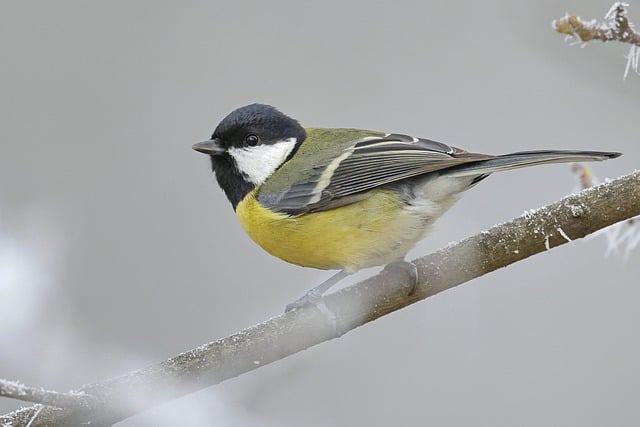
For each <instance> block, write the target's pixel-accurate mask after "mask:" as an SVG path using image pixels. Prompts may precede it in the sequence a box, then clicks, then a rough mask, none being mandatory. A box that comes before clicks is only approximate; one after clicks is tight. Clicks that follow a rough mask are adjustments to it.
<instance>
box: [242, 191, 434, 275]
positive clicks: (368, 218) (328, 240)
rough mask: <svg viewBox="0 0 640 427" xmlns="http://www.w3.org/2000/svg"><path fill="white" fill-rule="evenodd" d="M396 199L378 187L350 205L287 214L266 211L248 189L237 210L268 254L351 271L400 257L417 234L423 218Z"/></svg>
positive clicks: (422, 228) (391, 193)
mask: <svg viewBox="0 0 640 427" xmlns="http://www.w3.org/2000/svg"><path fill="white" fill-rule="evenodd" d="M401 203H402V202H401V200H400V199H399V197H398V196H397V195H396V194H395V193H393V192H391V191H385V190H377V191H374V192H373V193H372V195H371V197H369V198H367V199H365V200H362V201H359V202H356V203H353V204H351V205H347V206H342V207H339V208H336V209H332V210H328V211H323V212H317V213H310V214H306V215H302V216H299V217H292V216H288V215H284V214H279V213H274V212H271V211H268V210H267V209H265V208H263V207H262V206H261V205H260V204H259V203H258V202H257V201H256V199H255V193H250V194H248V195H247V197H245V199H244V200H242V201H241V202H240V203H239V204H238V206H237V208H236V214H237V215H238V219H239V220H240V224H241V225H242V227H243V228H244V230H245V231H246V232H247V234H248V235H249V236H250V237H251V238H252V239H253V240H254V241H255V242H256V243H257V244H258V245H260V246H261V247H262V248H263V249H265V250H266V251H267V252H269V253H270V254H271V255H274V256H276V257H278V258H281V259H283V260H285V261H288V262H290V263H293V264H297V265H301V266H304V267H314V268H320V269H345V270H347V271H349V272H353V271H357V270H359V269H361V268H365V267H372V266H376V265H382V264H387V263H389V262H392V261H394V260H396V259H398V258H402V257H404V255H405V254H406V253H407V252H408V251H409V250H410V249H411V248H412V247H413V245H414V244H415V242H416V241H417V240H419V239H420V237H421V236H422V234H423V233H424V231H425V230H424V227H425V223H424V221H423V220H422V219H421V218H417V217H416V216H415V215H413V214H412V213H411V212H410V211H408V210H405V209H401V208H400V205H401Z"/></svg>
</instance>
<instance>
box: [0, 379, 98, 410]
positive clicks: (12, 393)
mask: <svg viewBox="0 0 640 427" xmlns="http://www.w3.org/2000/svg"><path fill="white" fill-rule="evenodd" d="M0 397H9V398H11V399H18V400H22V401H24V402H31V403H40V404H43V405H49V406H57V407H59V408H70V409H79V410H86V409H91V408H92V407H93V406H94V405H95V402H94V401H93V400H94V399H93V398H92V396H89V395H87V394H85V393H82V392H80V393H60V392H57V391H52V390H45V389H43V388H34V387H29V386H26V385H24V384H22V383H21V382H18V381H8V380H3V379H0Z"/></svg>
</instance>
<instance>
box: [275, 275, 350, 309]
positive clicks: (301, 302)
mask: <svg viewBox="0 0 640 427" xmlns="http://www.w3.org/2000/svg"><path fill="white" fill-rule="evenodd" d="M349 274H350V273H347V272H346V271H345V270H340V271H339V272H337V273H336V274H334V275H333V276H331V277H329V278H328V279H327V280H325V281H324V282H322V283H320V284H319V285H318V286H316V287H315V288H312V289H311V290H309V291H308V292H307V293H306V294H304V295H303V296H302V297H300V298H298V299H297V300H295V301H294V302H292V303H291V304H288V305H287V308H285V310H284V311H285V313H288V312H290V311H291V310H296V309H298V308H302V307H304V306H305V305H308V304H312V305H315V306H316V307H318V308H319V309H320V311H322V312H325V311H327V310H328V309H327V307H326V306H325V305H324V303H323V302H322V295H324V293H325V292H327V291H328V290H329V289H331V287H333V286H334V285H335V284H337V283H338V282H339V281H341V280H342V279H344V278H345V277H347V276H348V275H349Z"/></svg>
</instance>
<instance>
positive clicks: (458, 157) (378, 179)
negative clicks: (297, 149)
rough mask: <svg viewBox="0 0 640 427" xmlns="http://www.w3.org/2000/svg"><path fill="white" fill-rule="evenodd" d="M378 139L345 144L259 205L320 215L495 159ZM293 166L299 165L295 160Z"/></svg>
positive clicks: (413, 141)
mask: <svg viewBox="0 0 640 427" xmlns="http://www.w3.org/2000/svg"><path fill="white" fill-rule="evenodd" d="M376 135H378V136H367V137H364V138H360V139H356V140H354V141H352V142H349V143H347V144H342V146H341V147H338V149H339V150H341V151H338V152H337V153H336V154H337V155H334V156H331V157H327V158H325V160H324V161H322V162H320V163H319V164H316V165H314V166H313V167H312V168H308V170H307V171H306V172H305V173H304V175H303V178H302V179H299V180H294V182H293V183H289V185H288V186H287V187H286V188H284V189H279V190H278V191H260V193H259V194H258V199H259V201H260V202H261V203H262V204H263V205H265V206H267V207H269V208H270V209H272V210H275V211H278V212H282V213H286V214H290V215H299V214H302V213H306V212H317V211H322V210H327V209H333V208H335V207H337V206H343V205H345V204H349V203H353V202H355V201H357V200H362V198H364V197H366V195H364V194H362V193H364V192H366V191H368V190H371V189H373V188H377V187H380V186H383V185H387V184H391V183H393V182H397V181H401V180H403V179H408V178H412V177H416V176H420V175H424V174H428V173H430V172H435V171H438V170H441V169H446V168H449V167H453V166H458V165H461V164H464V163H469V162H474V161H479V160H486V159H489V158H492V156H488V155H484V154H474V153H467V152H466V151H464V150H460V149H458V148H455V147H451V146H449V145H446V144H443V143H440V142H436V141H431V140H428V139H419V138H413V137H410V136H407V135H401V134H387V135H381V134H376ZM306 143H311V144H313V141H312V140H311V141H305V142H304V143H303V147H304V144H306ZM290 162H295V156H294V157H293V159H292V160H291V161H290ZM293 166H294V165H291V167H290V168H289V169H294V168H293ZM277 173H278V172H276V174H277ZM280 181H282V179H280Z"/></svg>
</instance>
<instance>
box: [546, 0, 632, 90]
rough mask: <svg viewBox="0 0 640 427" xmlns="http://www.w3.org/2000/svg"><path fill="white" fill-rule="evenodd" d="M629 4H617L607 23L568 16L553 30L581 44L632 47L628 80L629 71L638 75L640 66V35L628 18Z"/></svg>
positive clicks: (608, 16)
mask: <svg viewBox="0 0 640 427" xmlns="http://www.w3.org/2000/svg"><path fill="white" fill-rule="evenodd" d="M628 7H629V5H628V4H627V3H622V2H616V3H614V4H613V6H611V8H610V9H609V12H607V14H606V15H605V17H604V18H605V20H606V22H602V23H598V21H596V20H595V19H592V20H591V21H585V20H583V19H582V18H580V17H579V16H576V15H569V14H566V15H565V16H564V17H562V18H560V19H557V20H555V21H553V22H552V24H551V25H552V26H553V28H555V30H556V31H557V32H559V33H561V34H565V35H566V36H567V38H568V39H572V38H575V39H576V40H578V41H579V42H582V43H587V42H589V41H591V40H600V41H602V42H610V41H619V42H622V43H628V44H630V45H631V47H630V48H629V53H628V54H627V55H626V58H627V65H626V67H625V69H624V78H625V79H626V78H627V74H629V70H631V69H632V70H633V71H635V72H636V73H638V71H639V68H638V67H639V66H640V33H639V32H638V31H636V30H635V28H634V25H633V24H632V23H631V22H629V19H628V18H627V8H628Z"/></svg>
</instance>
